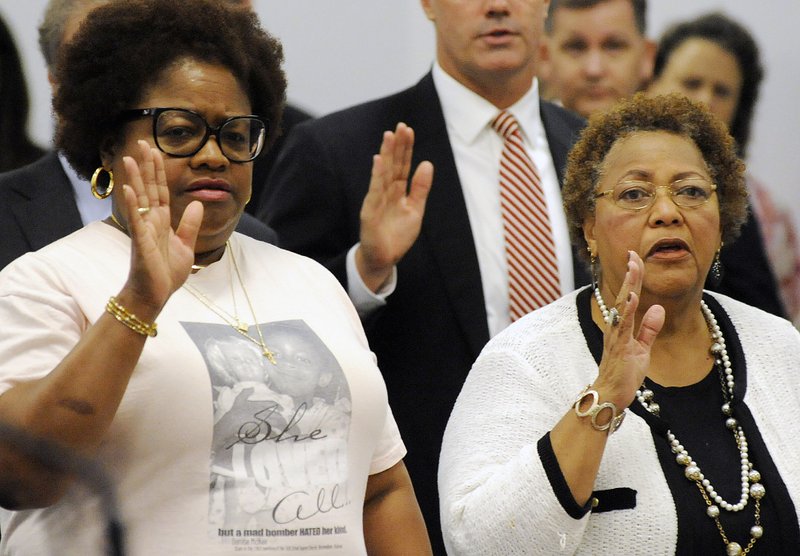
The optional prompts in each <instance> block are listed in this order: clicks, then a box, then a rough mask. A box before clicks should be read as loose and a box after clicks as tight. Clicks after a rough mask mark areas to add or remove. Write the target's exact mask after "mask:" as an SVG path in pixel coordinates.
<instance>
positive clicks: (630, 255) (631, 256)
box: [628, 251, 633, 262]
mask: <svg viewBox="0 0 800 556" xmlns="http://www.w3.org/2000/svg"><path fill="white" fill-rule="evenodd" d="M632 258H633V251H628V261H629V262H630V260H631V259H632Z"/></svg>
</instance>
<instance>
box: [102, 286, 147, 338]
mask: <svg viewBox="0 0 800 556" xmlns="http://www.w3.org/2000/svg"><path fill="white" fill-rule="evenodd" d="M106 311H108V312H109V313H110V314H111V315H113V317H114V318H115V319H117V320H118V321H119V322H121V323H122V324H124V325H125V326H127V327H128V328H130V329H131V330H133V331H134V332H136V333H137V334H141V335H142V336H150V337H151V338H153V337H155V336H156V335H157V334H158V330H156V323H153V324H147V323H146V322H144V321H143V320H141V319H140V318H138V317H137V316H136V315H134V314H133V313H131V312H130V311H128V310H127V309H126V308H125V307H123V306H122V305H120V304H119V302H118V301H117V298H116V297H114V296H113V295H112V296H111V297H110V298H109V300H108V303H106Z"/></svg>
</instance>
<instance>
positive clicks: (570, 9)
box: [541, 0, 655, 118]
mask: <svg viewBox="0 0 800 556" xmlns="http://www.w3.org/2000/svg"><path fill="white" fill-rule="evenodd" d="M544 29H545V33H546V36H545V41H544V43H543V45H542V51H541V58H542V59H541V67H542V70H541V77H542V81H543V83H544V85H545V89H546V92H545V94H546V95H548V96H549V97H550V98H553V99H554V100H558V101H559V102H561V104H562V105H563V106H564V108H566V109H568V110H572V111H573V112H577V113H578V114H580V115H581V116H583V117H584V118H588V117H589V116H591V115H592V114H593V113H595V112H598V111H604V110H608V109H609V108H610V107H611V106H612V105H613V104H614V103H615V102H616V101H618V100H619V99H621V98H627V97H629V96H631V95H632V94H633V93H635V92H636V91H638V90H640V89H641V88H642V87H643V86H645V85H646V84H647V83H648V82H649V80H650V77H651V76H652V73H653V56H654V55H655V43H653V42H652V41H650V40H648V39H647V37H646V32H647V2H646V0H551V2H550V9H549V10H548V12H547V19H546V20H545V25H544Z"/></svg>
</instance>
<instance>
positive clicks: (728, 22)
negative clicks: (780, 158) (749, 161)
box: [653, 12, 764, 156]
mask: <svg viewBox="0 0 800 556" xmlns="http://www.w3.org/2000/svg"><path fill="white" fill-rule="evenodd" d="M689 39H705V40H709V41H711V42H713V43H715V44H717V45H718V46H719V47H720V48H722V49H723V50H725V51H726V52H729V53H730V54H732V55H733V56H734V57H735V58H736V62H737V63H738V66H739V71H741V72H742V90H741V92H740V94H739V104H738V106H737V107H736V113H735V114H734V117H733V123H732V124H731V129H730V133H731V135H733V138H734V139H736V143H737V148H738V150H739V155H740V156H744V154H745V151H746V149H747V143H748V141H749V140H750V128H751V124H752V121H753V112H754V110H755V105H756V101H757V100H758V89H759V87H760V85H761V80H762V79H763V78H764V67H763V66H762V65H761V61H760V57H759V53H758V45H756V41H755V39H753V36H752V35H751V34H750V33H749V32H748V31H747V29H745V28H744V27H743V26H741V25H740V24H738V23H737V22H735V21H734V20H732V19H730V18H729V17H727V16H725V15H724V14H722V13H720V12H713V13H710V14H706V15H704V16H701V17H698V18H697V19H692V20H689V21H685V22H681V23H677V24H675V25H673V26H672V27H670V28H669V29H667V30H666V31H665V32H664V35H663V36H662V37H661V40H660V41H659V44H658V51H657V53H656V60H655V65H654V67H653V76H654V78H656V79H657V78H658V77H659V76H660V75H661V72H663V71H664V68H665V67H666V66H667V64H668V63H669V59H670V56H672V53H673V52H675V50H676V49H677V48H678V47H679V46H680V45H681V44H683V43H684V42H685V41H687V40H689Z"/></svg>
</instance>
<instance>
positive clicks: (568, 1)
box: [544, 0, 647, 36]
mask: <svg viewBox="0 0 800 556" xmlns="http://www.w3.org/2000/svg"><path fill="white" fill-rule="evenodd" d="M608 1H609V0H550V8H549V9H548V11H547V17H546V18H545V20H544V30H545V32H546V33H547V34H548V35H549V34H551V33H552V32H553V17H554V16H555V13H556V10H558V8H567V9H568V10H583V9H586V8H593V7H594V6H596V5H598V4H602V3H603V2H608ZM630 2H631V6H632V7H633V16H634V18H635V19H636V28H637V29H638V30H639V33H641V34H642V36H644V34H645V33H647V0H630Z"/></svg>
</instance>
